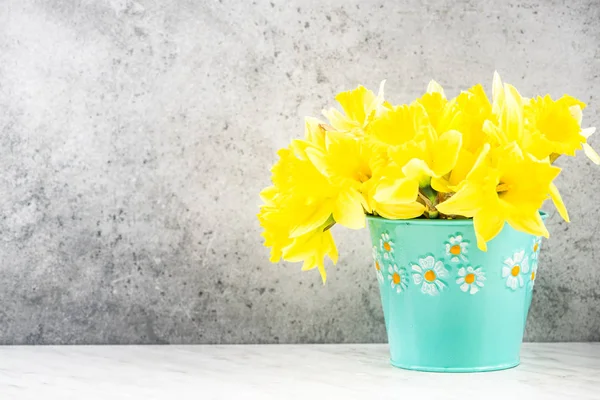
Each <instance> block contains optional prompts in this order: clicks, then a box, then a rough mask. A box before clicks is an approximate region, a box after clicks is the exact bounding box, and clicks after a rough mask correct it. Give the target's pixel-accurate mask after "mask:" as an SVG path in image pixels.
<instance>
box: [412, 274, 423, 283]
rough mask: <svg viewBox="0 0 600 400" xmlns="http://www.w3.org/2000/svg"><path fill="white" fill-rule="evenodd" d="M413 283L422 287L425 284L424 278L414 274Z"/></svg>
mask: <svg viewBox="0 0 600 400" xmlns="http://www.w3.org/2000/svg"><path fill="white" fill-rule="evenodd" d="M413 282H415V285H420V284H421V282H423V277H422V276H421V275H420V274H413Z"/></svg>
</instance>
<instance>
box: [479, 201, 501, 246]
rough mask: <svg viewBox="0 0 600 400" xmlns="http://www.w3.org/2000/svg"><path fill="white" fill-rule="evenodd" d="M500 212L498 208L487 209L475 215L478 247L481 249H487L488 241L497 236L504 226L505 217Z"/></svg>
mask: <svg viewBox="0 0 600 400" xmlns="http://www.w3.org/2000/svg"><path fill="white" fill-rule="evenodd" d="M498 214H499V213H498V212H497V211H496V210H491V209H486V210H485V211H484V210H482V211H480V212H478V213H477V214H476V215H475V216H474V217H473V227H474V228H475V236H476V237H477V247H478V248H479V250H481V251H487V242H489V241H490V240H492V239H493V238H494V237H496V235H498V233H500V231H501V230H502V228H503V227H504V219H502V218H501V217H500V216H499V215H498Z"/></svg>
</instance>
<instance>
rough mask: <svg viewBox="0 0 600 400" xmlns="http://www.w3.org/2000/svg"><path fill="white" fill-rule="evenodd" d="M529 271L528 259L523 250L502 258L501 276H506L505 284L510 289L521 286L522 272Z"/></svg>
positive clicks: (522, 282)
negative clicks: (504, 258)
mask: <svg viewBox="0 0 600 400" xmlns="http://www.w3.org/2000/svg"><path fill="white" fill-rule="evenodd" d="M528 272H529V261H528V259H527V256H525V250H521V251H519V252H516V253H515V254H513V256H512V257H508V258H507V259H506V260H504V266H503V267H502V277H503V278H506V286H507V287H509V288H511V289H512V290H517V286H518V287H523V284H524V281H523V276H522V273H525V274H527V273H528Z"/></svg>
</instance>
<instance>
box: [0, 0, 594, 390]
mask: <svg viewBox="0 0 600 400" xmlns="http://www.w3.org/2000/svg"><path fill="white" fill-rule="evenodd" d="M599 43H600V2H599V1H598V0H578V1H549V0H506V1H497V0H373V1H365V0H330V1H322V0H253V1H243V0H218V1H217V0H211V1H198V0H160V1H157V0H85V1H83V0H69V1H65V0H44V1H40V0H0V260H1V262H0V282H1V290H0V305H1V307H0V344H105V343H112V344H126V343H129V344H131V343H135V344H163V343H171V344H194V343H196V344H199V343H208V344H214V343H278V342H281V343H315V342H316V343H331V342H334V343H338V342H346V343H369V342H371V343H380V342H384V341H385V340H386V334H385V325H384V322H383V315H382V312H381V305H380V300H379V294H378V288H377V282H376V278H375V275H374V273H373V269H372V263H371V260H370V255H371V251H370V245H369V235H368V233H367V232H366V230H363V231H349V230H344V229H337V227H336V228H334V236H335V239H336V241H337V243H338V247H339V253H340V258H339V262H338V265H337V266H336V267H335V268H329V272H328V282H327V286H326V287H323V286H322V284H321V280H320V277H319V274H318V272H317V271H316V270H314V271H310V272H304V273H303V272H301V271H300V268H301V265H299V264H292V263H281V264H279V265H272V264H270V263H269V261H268V250H267V249H265V248H263V247H262V238H261V236H260V229H259V226H258V222H257V220H256V217H255V216H256V214H257V212H258V205H259V203H260V199H259V196H258V193H259V191H260V190H261V189H262V188H263V187H265V186H267V185H268V184H269V169H270V166H271V164H272V163H273V162H274V161H275V158H276V151H277V149H278V148H280V147H283V146H286V145H287V144H288V143H289V141H290V140H291V139H292V138H298V137H301V136H302V135H303V126H304V125H303V117H304V116H305V115H314V116H318V115H320V110H321V109H322V108H323V107H332V106H334V100H333V97H334V94H335V93H337V92H339V91H342V90H348V89H351V88H353V87H355V86H356V85H358V84H359V83H362V84H364V85H366V86H368V87H370V88H377V87H378V84H379V82H380V81H381V80H382V79H387V84H386V94H387V97H388V98H389V99H390V100H391V101H393V102H397V103H400V102H408V101H411V100H412V99H413V98H415V97H416V96H417V95H419V94H421V93H422V92H423V91H424V90H425V88H426V86H427V83H428V82H429V80H430V79H436V80H437V81H439V82H440V83H441V84H442V85H444V87H445V88H446V91H447V93H448V94H449V95H451V96H454V95H456V94H458V92H459V90H460V89H461V88H467V87H469V86H471V85H473V84H475V83H478V82H483V83H484V84H485V85H486V88H487V89H488V90H489V89H490V85H491V79H492V74H493V71H494V70H496V69H497V70H498V71H499V72H500V74H501V75H502V77H503V78H504V79H505V80H506V81H507V82H510V83H513V84H515V85H516V86H517V87H518V88H519V89H520V90H521V92H522V93H523V95H525V96H531V95H533V94H535V93H538V92H542V93H543V92H549V93H551V94H552V95H553V96H560V95H562V94H563V93H569V94H572V95H574V96H577V97H579V98H581V99H582V100H583V101H584V102H586V103H588V104H589V107H588V108H587V109H586V110H585V112H584V120H583V121H584V124H585V125H586V126H588V125H591V126H594V125H595V126H598V127H600V97H599V96H598V93H600V74H599V72H598V71H600V52H599V51H598V44H599ZM590 143H591V144H592V145H593V146H595V148H596V149H598V150H600V132H599V133H596V134H595V135H594V136H592V138H591V139H590ZM559 166H560V167H564V171H563V172H562V173H561V175H562V176H561V177H559V179H558V182H557V184H558V186H559V188H560V189H561V191H562V195H563V197H564V200H565V203H566V205H567V207H568V208H569V211H570V213H571V221H572V223H571V224H566V223H563V222H562V221H561V220H560V218H559V217H558V216H557V215H556V213H555V211H554V209H553V208H552V207H551V206H549V207H548V208H547V210H548V211H550V212H551V215H550V218H549V220H548V228H549V231H550V233H551V235H552V236H551V238H550V239H549V240H548V241H545V242H544V245H543V250H542V254H541V256H540V269H539V274H538V278H537V282H536V288H535V295H534V298H533V304H532V307H531V314H530V318H529V323H528V326H527V332H526V338H527V340H529V341H584V342H588V341H598V340H600V318H599V316H600V268H597V266H598V265H600V247H599V243H598V240H597V237H598V233H600V202H599V201H598V193H599V192H600V168H598V167H596V166H594V165H592V164H591V163H590V162H589V161H588V160H587V159H586V158H585V157H584V156H581V157H577V158H568V159H564V160H559ZM0 397H1V396H0Z"/></svg>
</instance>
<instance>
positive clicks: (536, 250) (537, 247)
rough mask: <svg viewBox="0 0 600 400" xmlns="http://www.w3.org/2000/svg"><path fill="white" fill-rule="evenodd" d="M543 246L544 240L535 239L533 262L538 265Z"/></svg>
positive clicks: (532, 254)
mask: <svg viewBox="0 0 600 400" xmlns="http://www.w3.org/2000/svg"><path fill="white" fill-rule="evenodd" d="M541 246H542V238H541V237H536V238H535V239H533V245H531V251H532V253H531V261H533V260H535V261H536V263H537V259H538V256H539V255H540V248H541Z"/></svg>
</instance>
